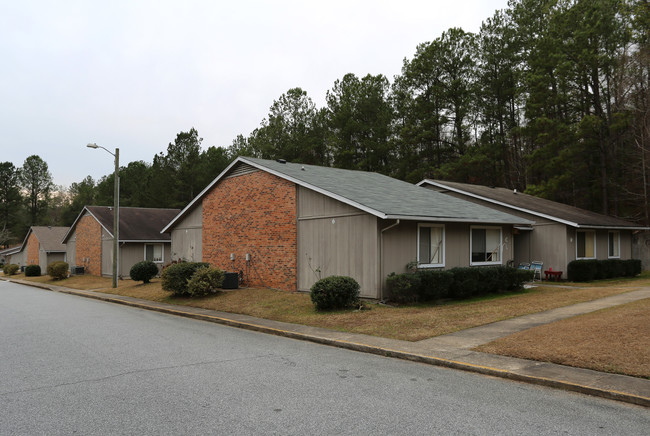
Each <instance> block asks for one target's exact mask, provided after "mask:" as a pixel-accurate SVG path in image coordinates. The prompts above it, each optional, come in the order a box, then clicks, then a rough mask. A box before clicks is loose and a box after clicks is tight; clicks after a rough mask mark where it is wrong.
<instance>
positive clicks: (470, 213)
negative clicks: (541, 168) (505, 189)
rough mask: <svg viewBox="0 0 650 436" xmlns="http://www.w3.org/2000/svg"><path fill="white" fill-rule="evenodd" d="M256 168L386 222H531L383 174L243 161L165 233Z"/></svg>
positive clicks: (255, 160) (213, 183)
mask: <svg viewBox="0 0 650 436" xmlns="http://www.w3.org/2000/svg"><path fill="white" fill-rule="evenodd" d="M253 169H257V170H261V171H266V172H268V173H270V174H273V175H275V176H277V177H280V178H282V179H285V180H288V181H291V182H293V183H295V184H297V185H299V186H303V187H306V188H309V189H311V190H314V191H316V192H319V193H321V194H323V195H326V196H328V197H330V198H334V199H336V200H339V201H341V202H343V203H346V204H348V205H350V206H353V207H355V208H358V209H360V210H363V211H365V212H367V213H369V214H372V215H374V216H377V217H379V218H383V219H407V220H408V219H411V220H421V221H447V222H482V223H493V224H498V223H502V224H531V223H532V222H531V221H529V220H526V219H524V218H519V217H515V216H513V215H509V214H506V213H503V212H499V211H496V210H494V209H491V208H488V207H485V206H481V205H478V204H476V203H472V202H469V201H465V200H461V199H457V198H453V197H450V196H448V195H444V194H441V193H438V192H434V191H431V190H428V189H422V188H420V187H417V186H415V185H412V184H410V183H407V182H403V181H401V180H397V179H393V178H391V177H388V176H384V175H382V174H378V173H371V172H365V171H355V170H345V169H340V168H331V167H321V166H316V165H307V164H299V163H290V162H286V163H285V162H283V161H280V162H279V161H272V160H265V159H256V158H248V157H239V158H237V159H236V160H235V161H234V162H233V163H231V164H230V165H229V166H228V168H226V169H225V170H224V171H223V172H222V173H221V174H220V175H219V176H217V178H215V179H214V180H213V181H212V182H211V183H210V184H209V185H208V186H207V187H206V188H205V189H204V190H203V191H202V192H201V193H200V194H199V195H198V196H197V197H196V198H194V200H192V202H190V204H188V205H187V207H185V209H183V211H182V212H181V213H180V214H179V215H178V216H177V217H176V218H174V220H172V221H171V222H170V223H169V225H168V226H167V227H166V228H165V229H164V231H168V230H169V229H170V228H171V227H173V225H174V224H175V223H176V222H177V221H178V220H180V219H181V218H182V217H183V216H184V215H186V214H187V212H188V211H189V210H190V209H192V208H193V207H194V206H195V205H196V204H197V202H199V201H200V200H201V199H202V198H203V196H204V195H205V194H206V193H207V192H208V191H209V190H210V189H212V187H213V186H215V184H216V183H218V182H219V181H220V180H222V179H224V178H226V177H230V176H231V175H236V174H238V173H241V172H246V171H251V170H253Z"/></svg>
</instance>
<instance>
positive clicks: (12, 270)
mask: <svg viewBox="0 0 650 436" xmlns="http://www.w3.org/2000/svg"><path fill="white" fill-rule="evenodd" d="M19 269H20V267H19V266H18V265H16V264H15V263H10V264H8V265H5V266H3V267H2V272H3V273H5V275H6V276H12V275H14V274H16V272H18V270H19Z"/></svg>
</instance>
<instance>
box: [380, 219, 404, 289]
mask: <svg viewBox="0 0 650 436" xmlns="http://www.w3.org/2000/svg"><path fill="white" fill-rule="evenodd" d="M399 222H400V220H399V219H398V220H396V221H395V222H394V223H393V224H391V225H390V226H388V227H386V228H384V229H381V233H380V237H379V300H380V301H381V300H383V299H384V232H385V231H387V230H390V229H392V228H393V227H397V226H398V225H399Z"/></svg>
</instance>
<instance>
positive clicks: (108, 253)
mask: <svg viewBox="0 0 650 436" xmlns="http://www.w3.org/2000/svg"><path fill="white" fill-rule="evenodd" d="M118 266H119V263H118ZM121 273H122V271H121V270H118V272H117V275H118V276H119V275H120V274H121ZM102 275H103V276H112V275H113V237H112V236H111V235H110V234H109V233H108V232H107V231H106V230H105V229H104V228H103V227H102Z"/></svg>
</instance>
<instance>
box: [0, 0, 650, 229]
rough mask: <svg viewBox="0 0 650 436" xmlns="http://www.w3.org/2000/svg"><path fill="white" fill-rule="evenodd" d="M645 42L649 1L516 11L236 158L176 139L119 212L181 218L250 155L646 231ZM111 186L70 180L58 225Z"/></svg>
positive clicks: (649, 83)
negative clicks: (526, 199)
mask: <svg viewBox="0 0 650 436" xmlns="http://www.w3.org/2000/svg"><path fill="white" fill-rule="evenodd" d="M649 40H650V5H649V2H648V0H512V1H510V3H509V5H508V8H506V9H504V10H498V11H495V13H494V14H493V16H492V17H489V18H487V19H486V20H485V21H484V22H483V24H482V26H481V28H480V30H479V32H478V33H470V32H465V31H464V30H462V29H460V28H451V29H448V30H447V31H445V32H443V34H442V35H440V36H439V37H438V38H436V39H434V40H433V41H430V42H425V43H422V44H420V45H418V46H417V48H416V51H415V54H414V55H413V57H412V58H405V59H404V61H403V66H402V70H401V73H400V74H399V75H397V76H395V77H394V78H393V80H392V82H391V81H390V80H389V79H388V78H387V77H385V76H384V75H382V74H378V75H372V74H368V75H366V76H363V77H358V76H356V75H355V74H346V75H345V76H344V77H342V78H341V79H338V80H336V81H335V82H334V84H333V87H332V88H331V89H330V90H328V91H327V93H326V96H325V97H326V98H325V102H326V105H325V107H322V108H319V107H317V106H316V105H315V104H314V102H313V100H312V99H311V98H310V97H309V96H308V94H307V92H306V91H305V90H303V89H301V88H297V87H296V88H292V89H289V90H288V91H287V92H286V93H284V94H282V95H281V96H280V97H279V98H278V99H277V100H275V101H274V102H273V104H272V105H271V107H270V109H269V113H268V115H267V117H265V118H264V119H263V120H262V121H261V123H260V126H259V127H258V128H256V129H255V130H253V132H251V133H250V134H249V135H248V136H244V135H239V136H237V137H236V138H235V139H234V140H233V142H232V144H231V145H230V146H229V147H214V146H211V147H208V148H207V149H205V150H202V149H201V141H202V139H201V138H200V137H199V134H198V132H197V131H196V129H194V128H192V129H190V131H189V132H180V133H179V134H178V135H177V137H176V139H175V141H174V142H173V143H170V144H169V145H168V147H167V150H166V152H161V153H159V154H157V155H156V156H154V157H153V161H152V163H147V162H144V161H137V162H131V163H129V164H128V165H127V166H126V167H122V168H121V169H120V187H121V194H120V199H121V204H122V205H124V206H142V207H183V206H185V205H186V204H187V203H188V202H189V201H190V200H191V199H192V198H194V196H195V195H196V194H198V193H199V192H200V191H201V190H202V189H203V188H204V187H205V186H206V185H207V184H208V183H209V182H210V181H211V180H212V179H213V178H214V177H215V176H216V175H218V174H219V173H220V172H221V171H222V170H223V169H224V168H225V167H226V166H227V165H228V163H229V162H230V161H232V159H234V158H235V157H237V156H251V157H260V158H267V159H278V158H283V159H287V160H289V161H294V162H301V163H310V164H317V165H324V166H335V167H340V168H348V169H358V170H364V171H375V172H379V173H383V174H386V175H389V176H392V177H396V178H399V179H402V180H406V181H408V182H417V181H419V180H421V179H423V178H441V179H446V180H454V181H461V182H469V183H478V184H484V185H490V186H503V187H507V188H511V189H513V188H516V189H518V190H520V191H524V192H528V193H531V194H534V195H538V196H541V197H545V198H549V199H551V200H555V201H560V202H563V203H567V204H571V205H575V206H578V207H582V208H585V209H589V210H594V211H597V212H601V213H606V214H611V215H615V216H620V217H624V218H627V219H630V220H632V221H636V222H638V223H641V224H645V225H650V216H649V213H650V203H649V202H650V192H649V189H648V188H649V183H650V182H649V180H648V179H649V178H650V155H649V151H650V150H649V148H650V143H649V137H650V112H649V108H650V50H649ZM5 164H7V163H4V164H3V165H5ZM2 168H4V167H2ZM3 171H4V170H3ZM3 177H4V176H3ZM3 180H4V179H3ZM112 186H113V175H112V174H111V175H108V176H104V177H102V178H101V179H99V180H98V181H95V180H93V179H92V178H91V177H90V176H88V177H86V178H85V179H84V180H82V181H81V182H79V183H73V184H72V186H71V187H70V190H69V195H68V196H66V199H65V201H62V202H61V204H60V205H59V206H58V209H56V208H54V209H50V216H49V218H48V219H49V220H50V221H52V222H55V223H60V224H65V225H69V224H70V223H71V220H74V218H75V217H76V215H77V214H78V213H79V211H80V210H81V208H82V207H83V206H84V205H86V204H105V205H109V204H112V195H113V194H112V192H113V191H112V189H113V188H112ZM3 189H4V188H3ZM21 192H22V193H23V194H21V195H26V193H27V192H28V190H27V189H26V188H25V187H24V186H23V188H22V191H21ZM14 195H15V193H14ZM32 197H33V196H32ZM37 197H38V196H37ZM40 198H41V201H43V199H45V198H47V196H41V197H40ZM30 201H31V202H32V203H30V207H29V208H28V209H29V210H34V208H38V205H39V203H38V200H34V199H33V198H32V199H31V200H30ZM0 202H2V203H1V204H2V206H3V211H6V210H8V209H7V208H6V207H5V205H6V204H7V203H6V201H5V197H2V198H0ZM56 210H58V212H56V213H55V211H56ZM6 216H7V215H6V213H4V212H3V220H4V225H5V228H7V224H8V221H7V219H6V218H5V217H6ZM26 216H29V217H30V219H31V220H32V221H34V220H36V222H38V219H41V220H45V218H44V215H40V216H39V215H34V214H33V213H31V212H30V213H29V214H27V215H26ZM0 225H1V224H0Z"/></svg>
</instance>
